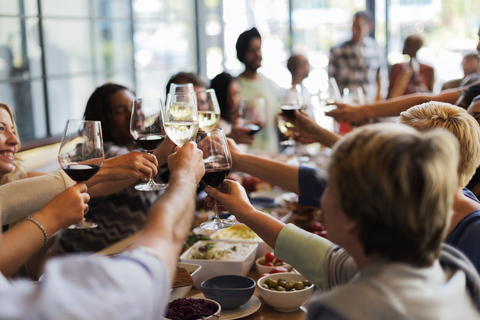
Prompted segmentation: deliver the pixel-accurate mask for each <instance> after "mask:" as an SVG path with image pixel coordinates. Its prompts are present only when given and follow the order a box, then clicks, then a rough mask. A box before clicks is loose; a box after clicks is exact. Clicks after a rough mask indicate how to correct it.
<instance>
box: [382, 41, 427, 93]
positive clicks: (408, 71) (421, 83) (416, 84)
mask: <svg viewBox="0 0 480 320" xmlns="http://www.w3.org/2000/svg"><path fill="white" fill-rule="evenodd" d="M423 43H424V40H423V37H422V36H421V35H419V34H411V35H409V36H408V37H407V38H405V42H404V44H403V54H405V55H408V56H409V58H410V61H408V62H404V63H397V64H394V65H393V66H392V69H391V72H390V87H389V88H388V98H394V97H398V96H401V95H405V94H410V93H415V92H432V91H433V85H434V84H435V70H434V69H433V68H432V67H431V66H429V65H427V64H424V63H421V62H419V61H418V59H417V53H418V51H419V50H420V49H421V48H422V47H423Z"/></svg>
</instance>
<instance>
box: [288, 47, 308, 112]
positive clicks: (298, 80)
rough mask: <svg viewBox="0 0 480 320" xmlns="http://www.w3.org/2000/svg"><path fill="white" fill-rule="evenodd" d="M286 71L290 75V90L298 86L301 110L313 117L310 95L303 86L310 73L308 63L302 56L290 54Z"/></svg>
mask: <svg viewBox="0 0 480 320" xmlns="http://www.w3.org/2000/svg"><path fill="white" fill-rule="evenodd" d="M287 69H288V71H290V73H291V75H292V89H296V86H297V85H299V86H300V94H301V100H302V101H301V102H302V109H303V110H304V111H305V112H306V113H307V114H308V115H309V116H311V117H313V106H312V101H311V100H312V95H311V94H310V92H309V91H308V89H307V88H306V87H305V85H304V84H303V80H305V79H306V78H307V77H308V75H309V73H310V63H309V62H308V59H307V58H306V57H305V56H304V55H303V54H292V55H291V56H290V58H288V60H287Z"/></svg>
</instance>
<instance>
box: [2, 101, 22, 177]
mask: <svg viewBox="0 0 480 320" xmlns="http://www.w3.org/2000/svg"><path fill="white" fill-rule="evenodd" d="M0 108H2V109H5V110H6V111H7V112H8V114H9V115H10V118H11V119H12V123H13V129H14V130H15V136H16V137H17V139H18V148H17V151H18V150H20V146H21V145H20V136H19V135H18V130H17V125H16V123H15V119H14V118H13V112H12V109H10V107H9V106H8V105H6V104H5V103H0ZM13 160H14V161H13V166H14V169H13V171H12V172H10V173H7V174H4V175H3V176H1V177H0V185H3V184H6V183H8V182H12V181H15V180H19V179H23V178H26V176H27V174H26V172H25V169H24V167H23V165H22V164H21V161H22V159H21V158H20V157H19V156H18V155H17V154H15V157H14V159H13Z"/></svg>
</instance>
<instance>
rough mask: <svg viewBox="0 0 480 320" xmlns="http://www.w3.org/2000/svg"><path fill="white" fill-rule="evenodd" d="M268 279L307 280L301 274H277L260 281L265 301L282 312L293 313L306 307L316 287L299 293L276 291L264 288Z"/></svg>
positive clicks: (259, 285) (258, 282)
mask: <svg viewBox="0 0 480 320" xmlns="http://www.w3.org/2000/svg"><path fill="white" fill-rule="evenodd" d="M266 279H275V280H278V279H283V280H286V281H288V282H296V281H303V280H307V279H306V278H305V277H304V276H302V275H301V274H299V273H291V272H289V273H285V272H284V273H275V274H271V275H267V276H265V277H262V278H260V279H258V281H257V287H258V290H259V291H260V295H261V296H262V298H263V300H265V302H266V303H267V304H269V305H271V306H272V307H273V308H274V309H275V310H277V311H280V312H293V311H295V310H297V309H298V308H300V307H301V306H302V305H304V304H305V303H306V302H307V301H308V300H309V299H310V297H311V296H312V294H313V290H314V288H315V286H314V285H311V286H310V287H308V288H305V289H302V290H298V291H274V290H270V289H265V288H264V287H262V285H263V283H264V282H265V280H266Z"/></svg>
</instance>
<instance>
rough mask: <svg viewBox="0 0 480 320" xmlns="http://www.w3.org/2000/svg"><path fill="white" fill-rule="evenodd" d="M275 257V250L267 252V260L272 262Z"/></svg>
mask: <svg viewBox="0 0 480 320" xmlns="http://www.w3.org/2000/svg"><path fill="white" fill-rule="evenodd" d="M273 259H275V256H274V255H273V252H267V253H266V254H265V261H267V262H272V261H273Z"/></svg>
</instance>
